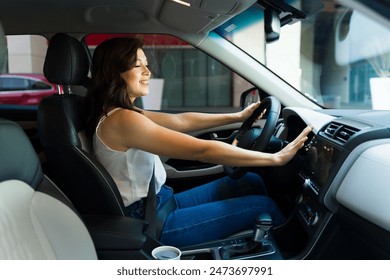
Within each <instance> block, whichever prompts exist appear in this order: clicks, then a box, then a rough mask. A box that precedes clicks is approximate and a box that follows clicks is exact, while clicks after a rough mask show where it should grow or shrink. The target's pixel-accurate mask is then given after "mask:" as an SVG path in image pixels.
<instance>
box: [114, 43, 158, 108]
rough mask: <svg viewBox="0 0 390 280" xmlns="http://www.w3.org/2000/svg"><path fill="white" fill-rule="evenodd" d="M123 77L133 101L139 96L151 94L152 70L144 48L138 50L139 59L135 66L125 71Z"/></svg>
mask: <svg viewBox="0 0 390 280" xmlns="http://www.w3.org/2000/svg"><path fill="white" fill-rule="evenodd" d="M121 77H122V78H123V79H124V80H125V82H126V84H127V93H128V94H129V97H130V99H131V101H132V102H133V101H134V100H135V99H136V98H137V97H141V96H145V95H148V94H149V79H150V77H151V72H150V71H149V69H148V61H147V59H146V56H145V53H144V51H143V50H142V49H138V50H137V60H136V63H135V66H134V68H132V69H130V70H128V71H126V72H123V73H122V74H121Z"/></svg>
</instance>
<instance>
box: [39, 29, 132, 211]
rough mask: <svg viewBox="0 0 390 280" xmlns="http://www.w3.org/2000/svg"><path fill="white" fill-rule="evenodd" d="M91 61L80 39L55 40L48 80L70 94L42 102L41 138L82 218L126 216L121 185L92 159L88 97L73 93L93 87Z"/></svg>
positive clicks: (47, 68) (48, 62) (53, 171)
mask: <svg viewBox="0 0 390 280" xmlns="http://www.w3.org/2000/svg"><path fill="white" fill-rule="evenodd" d="M88 61H89V60H88V56H87V53H86V51H85V49H83V47H82V45H81V43H80V41H78V40H77V39H76V38H74V37H71V36H69V35H67V34H65V33H58V34H56V35H54V36H53V37H52V38H51V40H50V42H49V46H48V50H47V54H46V59H45V64H44V74H45V76H46V78H47V79H48V80H49V81H50V82H51V83H54V84H57V85H61V87H62V88H63V90H64V92H63V94H61V93H59V94H55V95H52V96H48V97H45V98H43V99H42V101H41V103H40V105H39V107H38V133H39V138H40V140H41V143H42V148H43V151H44V153H45V156H46V159H47V165H48V167H49V170H50V172H51V173H50V174H51V175H52V176H53V180H54V181H55V183H56V184H57V185H58V186H59V187H60V188H61V190H62V191H63V192H64V193H65V194H66V195H67V196H68V197H69V199H70V200H71V201H72V202H73V203H74V205H75V207H76V208H77V210H78V211H79V212H80V213H81V214H94V215H96V214H100V215H119V216H124V215H125V214H124V204H123V201H122V198H121V196H120V194H119V191H118V188H117V186H116V184H115V182H114V181H113V179H112V177H111V176H110V175H109V173H108V172H107V171H106V169H105V168H104V167H103V166H102V165H101V164H100V163H99V162H98V161H97V160H96V159H95V158H94V157H93V156H92V154H91V153H90V147H91V141H90V140H89V139H87V137H86V135H85V133H84V129H85V125H86V120H87V113H86V112H87V111H86V105H85V97H84V96H80V95H76V94H72V92H71V90H70V88H71V86H73V85H80V86H87V84H88V81H89V78H88V71H89V62H88Z"/></svg>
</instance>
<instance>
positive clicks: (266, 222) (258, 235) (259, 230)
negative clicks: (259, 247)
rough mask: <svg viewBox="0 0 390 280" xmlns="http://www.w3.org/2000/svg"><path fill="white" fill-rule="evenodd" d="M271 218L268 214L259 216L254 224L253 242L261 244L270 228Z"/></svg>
mask: <svg viewBox="0 0 390 280" xmlns="http://www.w3.org/2000/svg"><path fill="white" fill-rule="evenodd" d="M272 226H273V224H272V218H271V216H270V215H269V214H268V213H263V214H260V215H259V216H258V217H257V219H256V222H255V228H254V230H253V241H255V242H257V243H260V244H262V243H263V240H264V237H265V236H266V234H267V232H268V231H269V230H270V229H271V228H272Z"/></svg>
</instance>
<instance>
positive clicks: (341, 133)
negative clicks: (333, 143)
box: [335, 126, 359, 143]
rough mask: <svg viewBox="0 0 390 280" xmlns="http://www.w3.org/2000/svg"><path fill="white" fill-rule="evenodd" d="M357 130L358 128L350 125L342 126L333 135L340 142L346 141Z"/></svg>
mask: <svg viewBox="0 0 390 280" xmlns="http://www.w3.org/2000/svg"><path fill="white" fill-rule="evenodd" d="M357 132H359V129H357V128H354V127H350V126H342V127H341V128H340V129H339V130H338V131H337V132H336V135H335V139H336V140H339V141H340V142H343V143H347V142H348V140H349V139H350V138H351V137H352V136H353V135H354V134H355V133H357Z"/></svg>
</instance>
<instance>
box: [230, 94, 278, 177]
mask: <svg viewBox="0 0 390 280" xmlns="http://www.w3.org/2000/svg"><path fill="white" fill-rule="evenodd" d="M280 109H281V104H280V101H279V100H278V99H277V98H276V97H273V96H270V97H267V98H265V99H263V100H262V101H261V103H260V105H259V106H258V107H257V108H256V109H255V110H254V111H253V113H252V115H251V116H250V117H249V118H247V119H246V120H245V121H244V122H243V124H242V125H241V127H240V129H239V130H238V133H237V136H236V138H235V139H234V141H233V143H232V144H234V145H238V146H239V147H241V148H244V149H248V150H254V151H260V152H262V151H264V150H265V148H266V147H267V145H268V143H269V141H270V139H271V137H272V135H273V133H274V131H275V127H276V124H277V122H278V119H279V115H280ZM265 111H267V112H268V116H267V120H266V123H265V125H264V127H263V129H262V130H261V132H260V133H259V131H260V130H258V129H257V130H254V129H251V127H252V125H253V123H254V122H255V121H257V120H258V119H259V118H261V117H262V115H263V114H264V113H265ZM224 171H225V173H226V174H227V175H229V176H230V177H231V178H233V179H238V178H240V177H242V176H243V175H244V174H245V173H246V168H245V167H233V166H226V165H225V166H224Z"/></svg>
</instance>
